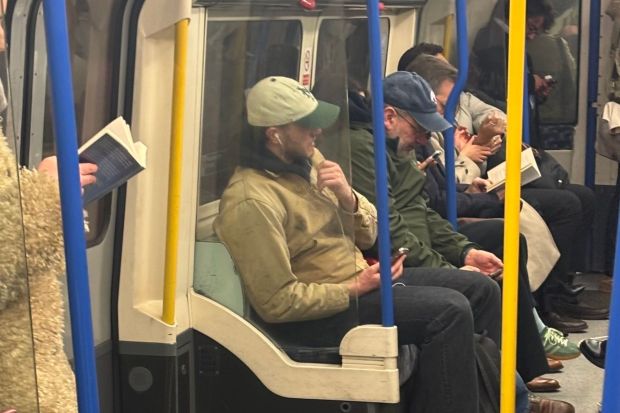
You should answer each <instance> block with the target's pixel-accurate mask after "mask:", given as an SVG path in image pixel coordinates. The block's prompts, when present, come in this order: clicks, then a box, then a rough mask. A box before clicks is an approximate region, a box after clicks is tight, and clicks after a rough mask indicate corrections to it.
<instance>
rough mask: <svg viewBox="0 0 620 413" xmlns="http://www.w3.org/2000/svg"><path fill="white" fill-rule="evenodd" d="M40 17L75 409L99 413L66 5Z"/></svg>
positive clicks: (46, 5)
mask: <svg viewBox="0 0 620 413" xmlns="http://www.w3.org/2000/svg"><path fill="white" fill-rule="evenodd" d="M43 16H44V19H45V35H46V36H45V40H46V43H47V51H48V58H49V75H50V79H51V91H52V102H53V104H52V111H53V116H54V132H55V133H54V137H55V139H56V148H57V156H58V180H59V183H60V203H61V208H62V225H63V236H64V241H65V261H66V265H67V288H68V290H69V312H70V314H71V339H72V343H73V355H74V362H75V376H76V387H77V400H78V408H79V411H80V412H88V413H97V412H99V394H98V388H97V369H96V365H95V348H94V345H93V326H92V320H91V305H90V288H89V285H88V263H87V260H86V237H85V235H84V216H83V213H82V192H81V188H80V173H79V161H78V148H77V142H78V140H77V128H76V123H75V112H74V111H73V108H74V107H75V106H74V102H73V84H72V79H71V60H70V54H69V36H68V33H67V17H66V16H67V10H66V4H65V1H64V0H43Z"/></svg>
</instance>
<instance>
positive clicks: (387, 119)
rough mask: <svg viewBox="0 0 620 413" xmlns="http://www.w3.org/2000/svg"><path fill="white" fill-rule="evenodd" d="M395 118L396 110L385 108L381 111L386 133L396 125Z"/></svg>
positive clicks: (396, 115)
mask: <svg viewBox="0 0 620 413" xmlns="http://www.w3.org/2000/svg"><path fill="white" fill-rule="evenodd" d="M397 117H398V114H397V113H396V110H395V109H394V108H393V107H391V106H386V107H385V108H384V109H383V124H384V126H385V129H386V130H387V131H391V130H393V129H394V126H395V125H396V118H397Z"/></svg>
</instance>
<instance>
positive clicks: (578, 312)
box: [552, 300, 609, 320]
mask: <svg viewBox="0 0 620 413" xmlns="http://www.w3.org/2000/svg"><path fill="white" fill-rule="evenodd" d="M552 307H553V310H554V311H555V312H556V313H558V314H560V315H562V316H568V317H572V318H577V319H581V320H606V319H608V318H609V308H599V307H592V306H590V305H587V304H583V303H577V304H573V303H567V302H566V301H564V300H554V301H553V304H552Z"/></svg>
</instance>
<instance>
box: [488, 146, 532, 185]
mask: <svg viewBox="0 0 620 413" xmlns="http://www.w3.org/2000/svg"><path fill="white" fill-rule="evenodd" d="M487 177H488V178H489V180H490V181H491V182H492V185H491V186H489V187H488V188H487V191H489V192H490V191H495V190H499V189H502V188H503V187H504V185H505V184H506V162H502V163H501V164H499V165H497V166H496V167H495V168H493V169H490V170H489V171H487ZM538 178H540V170H539V169H538V165H537V164H536V158H534V152H533V151H532V148H527V149H525V150H524V151H522V152H521V186H523V185H527V184H529V183H530V182H532V181H534V180H536V179H538Z"/></svg>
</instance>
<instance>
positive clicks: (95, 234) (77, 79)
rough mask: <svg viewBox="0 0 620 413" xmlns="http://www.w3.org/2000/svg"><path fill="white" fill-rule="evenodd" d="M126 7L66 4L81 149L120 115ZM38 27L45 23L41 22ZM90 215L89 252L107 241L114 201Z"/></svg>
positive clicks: (50, 139)
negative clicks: (118, 79)
mask: <svg viewBox="0 0 620 413" xmlns="http://www.w3.org/2000/svg"><path fill="white" fill-rule="evenodd" d="M123 3H124V2H123V1H122V0H97V1H88V0H69V1H67V24H68V28H69V45H70V52H71V68H72V73H73V97H74V102H75V115H76V122H77V131H78V140H79V143H78V145H81V144H82V143H84V142H86V141H87V140H88V139H89V138H90V137H91V136H92V135H94V134H95V133H96V132H97V131H98V130H99V129H101V128H102V127H104V126H105V125H106V124H108V123H109V122H110V121H111V120H113V118H114V117H115V116H116V98H117V95H116V93H115V90H116V88H115V85H114V73H115V70H116V66H115V65H116V62H117V54H118V53H117V52H118V50H117V48H118V44H120V43H119V42H120V35H121V31H120V30H118V27H117V26H118V24H119V19H120V17H119V16H122V13H120V12H121V11H122V9H121V7H120V6H121V5H122V4H123ZM38 24H43V19H42V18H40V19H39V22H38ZM41 46H43V45H41ZM49 84H50V83H49V78H48V81H47V86H48V87H47V90H46V98H45V102H46V103H45V118H44V121H43V122H44V126H43V156H44V157H45V156H49V155H53V154H54V152H55V149H54V135H53V134H54V129H53V127H52V108H51V90H50V88H49ZM86 210H87V212H88V221H89V229H90V231H89V232H88V233H87V242H88V246H89V247H90V246H92V245H94V244H97V243H98V242H100V241H101V240H102V239H103V235H104V234H105V230H106V228H107V226H108V224H109V220H110V213H111V196H110V195H108V196H106V197H104V198H102V199H101V200H99V201H97V202H94V203H92V204H89V205H86Z"/></svg>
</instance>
